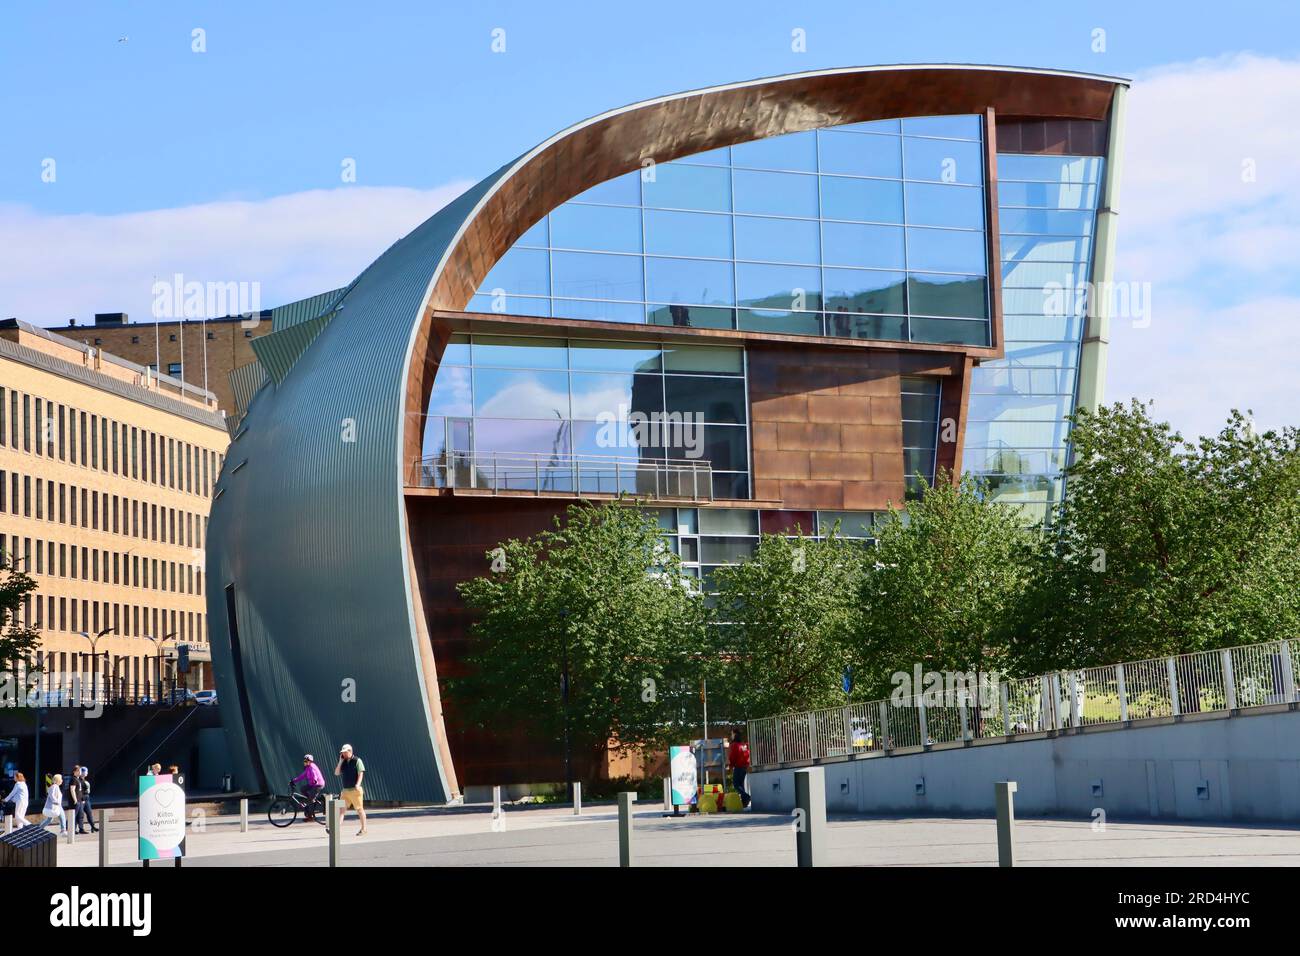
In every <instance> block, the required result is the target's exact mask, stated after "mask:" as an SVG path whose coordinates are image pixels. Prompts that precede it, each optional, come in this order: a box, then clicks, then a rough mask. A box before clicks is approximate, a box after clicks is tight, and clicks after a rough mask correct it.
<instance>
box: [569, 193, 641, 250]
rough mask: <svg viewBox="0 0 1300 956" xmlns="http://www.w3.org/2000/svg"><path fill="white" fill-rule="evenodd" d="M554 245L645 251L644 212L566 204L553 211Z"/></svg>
mask: <svg viewBox="0 0 1300 956" xmlns="http://www.w3.org/2000/svg"><path fill="white" fill-rule="evenodd" d="M551 245H552V246H553V247H554V248H557V249H595V250H599V251H601V252H640V251H641V211H640V210H639V209H628V208H624V207H620V206H577V205H569V204H565V205H563V206H561V207H560V208H558V209H556V210H555V211H554V212H552V213H551Z"/></svg>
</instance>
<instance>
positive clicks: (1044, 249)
mask: <svg viewBox="0 0 1300 956" xmlns="http://www.w3.org/2000/svg"><path fill="white" fill-rule="evenodd" d="M1001 245H1002V258H1003V259H1004V260H1020V259H1024V260H1027V261H1035V262H1087V261H1088V257H1089V255H1090V254H1091V248H1092V247H1091V243H1090V241H1089V240H1088V238H1087V237H1086V236H1050V237H1046V238H1040V237H1038V236H1002V237H1001Z"/></svg>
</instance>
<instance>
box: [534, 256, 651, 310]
mask: <svg viewBox="0 0 1300 956" xmlns="http://www.w3.org/2000/svg"><path fill="white" fill-rule="evenodd" d="M551 268H552V270H553V271H554V273H555V294H556V295H557V296H564V297H566V298H574V299H630V300H633V301H639V300H640V299H641V297H642V295H643V294H644V293H643V289H644V288H645V286H644V283H643V282H642V278H641V257H640V256H615V255H601V254H599V253H593V252H556V253H552V262H551Z"/></svg>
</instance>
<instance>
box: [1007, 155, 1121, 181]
mask: <svg viewBox="0 0 1300 956" xmlns="http://www.w3.org/2000/svg"><path fill="white" fill-rule="evenodd" d="M998 179H999V180H1002V179H1019V180H1026V181H1030V182H1048V183H1096V182H1100V181H1101V157H1100V156H1043V155H1038V154H1029V153H998Z"/></svg>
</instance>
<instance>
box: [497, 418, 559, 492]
mask: <svg viewBox="0 0 1300 956" xmlns="http://www.w3.org/2000/svg"><path fill="white" fill-rule="evenodd" d="M474 450H475V451H476V452H477V453H478V454H480V455H482V454H483V453H484V452H492V451H495V452H510V451H514V452H527V453H532V454H537V455H550V454H559V455H568V454H570V450H569V429H568V425H567V423H566V422H556V421H550V422H539V421H527V420H522V419H508V418H507V419H500V418H497V419H492V418H488V419H476V420H475V422H474ZM480 467H483V465H482V464H480ZM488 467H490V464H489V465H488ZM529 477H530V478H531V476H529Z"/></svg>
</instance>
